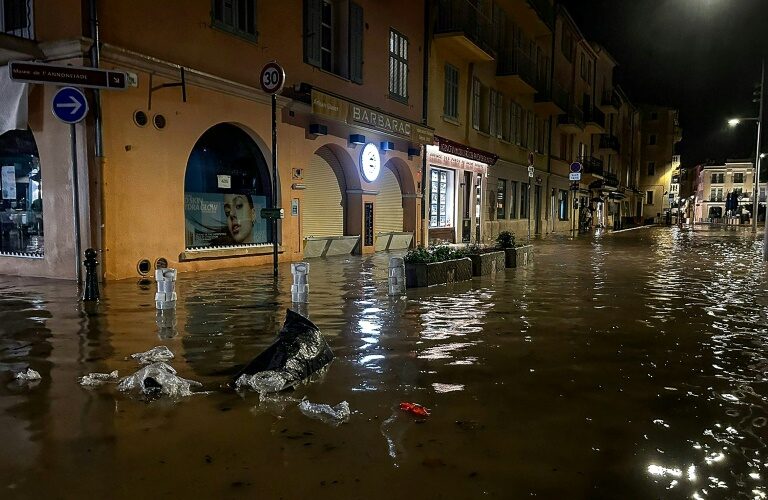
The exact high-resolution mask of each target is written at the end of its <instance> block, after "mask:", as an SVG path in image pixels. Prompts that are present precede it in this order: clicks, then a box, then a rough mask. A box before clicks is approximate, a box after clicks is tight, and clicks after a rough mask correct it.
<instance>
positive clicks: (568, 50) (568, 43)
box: [560, 31, 573, 61]
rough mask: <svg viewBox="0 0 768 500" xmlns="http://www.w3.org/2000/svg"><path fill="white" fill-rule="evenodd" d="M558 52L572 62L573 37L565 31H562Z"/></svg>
mask: <svg viewBox="0 0 768 500" xmlns="http://www.w3.org/2000/svg"><path fill="white" fill-rule="evenodd" d="M560 50H561V51H562V52H563V55H564V56H565V58H566V59H568V61H573V36H572V35H571V34H570V33H569V32H567V31H563V35H562V40H561V41H560Z"/></svg>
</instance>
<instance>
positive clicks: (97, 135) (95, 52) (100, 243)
mask: <svg viewBox="0 0 768 500" xmlns="http://www.w3.org/2000/svg"><path fill="white" fill-rule="evenodd" d="M97 1H98V0H88V10H89V13H90V35H91V39H92V40H93V44H92V45H91V50H90V59H91V66H92V67H94V68H98V67H99V64H100V62H101V34H100V31H99V13H98V8H97ZM93 126H94V142H95V144H94V153H95V162H96V169H97V171H98V187H97V189H98V193H99V214H98V218H97V220H98V221H99V227H98V230H97V231H94V232H93V233H94V234H95V235H96V236H95V241H94V242H93V244H94V245H95V246H96V248H98V249H99V250H100V251H101V252H100V253H101V255H100V260H101V281H102V282H105V281H106V269H107V265H106V260H107V252H106V250H105V246H106V241H107V231H106V223H105V220H104V219H105V213H106V211H105V206H106V197H105V195H104V187H105V184H106V181H105V173H106V172H105V170H106V168H105V164H104V142H103V135H102V121H101V92H100V91H99V89H93Z"/></svg>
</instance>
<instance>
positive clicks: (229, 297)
mask: <svg viewBox="0 0 768 500" xmlns="http://www.w3.org/2000/svg"><path fill="white" fill-rule="evenodd" d="M536 245H537V250H536V252H537V253H536V258H535V260H534V262H533V264H532V265H531V266H529V267H527V268H521V269H516V270H510V271H507V272H506V273H500V274H499V275H497V276H495V277H490V278H482V279H475V280H474V281H473V282H471V283H455V284H452V285H450V286H439V287H434V288H431V289H428V290H411V291H409V293H408V297H407V298H390V297H388V296H387V295H386V291H387V290H386V289H387V287H386V275H387V260H386V258H387V256H385V255H376V256H371V257H349V258H344V259H335V260H329V261H313V262H312V264H311V268H310V288H311V290H312V292H311V296H310V297H311V301H310V304H308V305H307V306H306V307H305V312H306V313H307V314H309V316H310V317H311V319H312V320H313V321H315V322H316V323H317V324H318V326H319V327H320V328H321V330H322V331H323V333H324V334H325V335H326V337H327V338H328V340H329V343H330V344H331V347H332V349H333V350H334V352H335V353H336V355H337V358H336V359H335V360H334V361H333V363H332V364H331V366H330V369H329V370H328V372H327V373H326V374H325V375H324V376H323V378H322V379H321V380H320V381H318V382H316V383H313V384H311V385H308V386H305V387H301V388H299V390H297V391H296V393H294V394H290V395H287V396H286V397H284V398H280V399H278V400H274V401H261V402H260V401H259V400H258V398H257V397H253V396H250V395H249V396H246V397H245V398H240V397H237V396H235V395H233V394H231V393H227V392H225V391H224V390H223V389H222V388H221V385H222V383H223V381H226V377H227V373H230V372H231V371H232V369H233V367H236V366H237V365H240V364H242V363H245V362H247V361H248V360H250V359H251V358H252V357H253V356H255V355H256V354H257V353H258V352H260V351H261V350H262V349H264V348H265V347H266V346H268V345H269V344H270V343H271V341H272V340H273V337H274V334H275V332H277V330H278V329H279V327H280V324H281V323H282V320H283V317H284V310H285V308H287V307H290V306H291V304H290V303H289V302H288V301H289V300H290V298H289V297H290V294H289V293H288V290H289V288H290V281H291V280H290V275H288V274H287V271H288V266H283V267H282V268H281V269H282V270H283V272H284V274H283V275H281V278H280V280H279V281H278V283H277V284H276V285H275V284H273V283H272V281H271V278H270V273H271V268H270V269H264V268H261V269H246V270H238V271H225V272H217V273H201V274H199V275H182V276H181V277H180V279H179V282H178V292H179V302H178V306H177V309H176V311H174V312H173V313H168V314H157V313H156V312H155V311H154V308H153V307H154V304H153V298H154V297H153V295H154V290H141V289H138V288H137V287H136V286H135V284H132V283H116V284H110V285H109V286H108V287H107V288H106V289H105V290H104V297H105V299H104V301H102V303H101V304H100V305H99V306H97V308H96V309H95V310H92V311H90V313H89V314H85V313H84V312H83V311H85V309H84V307H83V306H78V304H77V303H76V302H74V301H72V297H73V290H72V287H71V285H67V284H62V283H57V282H50V281H44V280H18V279H12V278H0V285H2V286H3V287H4V290H5V292H4V294H3V296H2V298H0V325H3V326H2V335H0V370H2V371H3V372H6V374H7V372H9V371H18V370H20V369H22V368H25V367H26V366H27V365H32V366H33V367H34V368H35V369H37V370H38V371H40V373H41V374H42V375H43V381H42V382H41V383H40V385H39V386H38V387H35V388H34V389H31V390H24V389H22V388H19V387H17V386H14V385H12V383H11V382H10V380H9V378H8V377H6V378H5V379H3V384H0V440H2V442H3V443H4V446H5V447H4V449H2V450H0V480H2V481H3V483H2V484H0V487H3V488H6V487H8V486H9V485H10V486H12V489H11V490H9V491H14V492H18V494H19V497H40V496H43V495H45V494H50V493H51V492H54V493H55V492H56V491H60V488H61V487H67V488H69V490H68V491H72V494H73V496H77V495H78V494H80V495H79V496H84V495H85V494H89V495H90V496H96V497H105V498H106V497H115V496H116V495H117V496H118V497H119V496H121V495H122V496H124V497H130V496H131V495H130V494H129V493H131V492H128V491H125V492H123V493H122V494H121V493H117V494H116V493H115V491H114V488H113V485H112V484H111V482H110V481H109V480H108V478H109V477H112V475H113V474H114V473H115V470H117V469H119V470H121V471H123V473H124V474H127V476H128V478H129V479H132V480H133V481H136V482H137V483H136V484H137V486H136V488H141V489H142V491H158V492H159V491H161V489H162V487H163V486H162V485H167V484H169V478H172V477H173V476H169V473H168V470H167V469H164V468H163V467H164V465H166V464H172V466H173V467H174V469H175V470H185V471H189V473H191V474H194V475H196V476H197V477H198V478H199V479H200V482H199V483H198V484H195V485H191V484H184V483H183V482H182V481H176V482H173V481H172V480H171V482H173V485H172V486H173V491H174V492H175V494H177V495H183V494H188V495H193V496H194V495H196V496H206V497H227V496H232V495H236V493H238V492H240V494H242V495H248V494H251V493H254V491H252V490H246V489H242V490H238V488H247V486H245V485H246V484H247V483H249V482H253V481H258V480H257V479H254V478H256V477H262V476H264V474H268V475H269V476H270V478H272V479H273V481H271V482H270V483H269V484H262V483H261V482H259V485H260V491H259V493H260V494H263V495H264V496H265V497H269V498H271V497H279V496H284V497H289V498H297V497H306V496H314V497H321V498H324V497H329V498H330V497H336V498H338V497H342V498H347V497H348V498H358V497H363V496H365V497H368V498H384V497H386V498H391V496H392V495H391V493H392V491H408V492H409V493H415V494H421V495H427V496H435V495H436V494H438V493H444V494H445V495H448V496H452V497H456V498H475V497H479V496H483V495H491V496H494V495H495V496H501V497H507V498H510V497H512V498H520V497H523V496H530V495H537V496H539V497H545V498H625V497H640V498H659V497H670V496H673V497H676V496H685V497H692V498H721V497H729V498H730V497H750V498H763V497H765V496H766V494H768V491H766V488H765V486H764V485H763V480H762V478H763V477H764V475H765V469H766V467H767V466H768V459H766V456H765V455H766V451H767V450H766V446H765V445H766V443H765V440H766V437H767V436H768V431H766V429H768V411H767V410H768V400H767V399H766V398H768V387H767V386H766V382H767V381H768V345H767V344H768V340H766V339H765V334H766V330H767V329H768V318H767V317H766V314H767V311H768V293H766V292H768V280H766V273H765V272H764V271H762V269H763V267H762V264H761V263H760V261H759V260H760V259H759V252H760V250H761V248H760V243H759V242H756V241H755V240H754V239H753V238H752V237H751V234H749V233H743V232H734V231H727V230H717V229H711V230H706V229H697V230H696V231H691V230H688V229H682V230H681V229H678V228H661V229H652V230H638V231H631V232H628V233H619V234H610V233H604V234H602V235H601V236H600V237H599V238H595V239H591V238H586V237H581V238H578V239H576V240H569V239H567V238H551V239H549V240H543V241H537V242H536ZM154 345H167V346H168V347H169V348H170V349H171V350H172V351H174V352H175V353H176V354H177V358H176V360H174V362H173V364H174V367H175V368H176V369H177V370H178V371H179V374H180V375H181V376H183V377H186V378H192V379H195V380H199V381H201V382H203V383H204V384H205V386H206V388H207V389H210V390H214V391H215V392H214V393H213V394H211V395H209V396H204V397H199V398H192V399H190V400H186V401H183V402H180V403H176V404H174V403H169V402H156V403H152V404H149V405H147V404H144V403H138V402H136V401H133V400H130V399H126V398H124V397H122V396H120V395H115V394H114V391H111V390H110V388H105V389H103V390H96V391H84V390H83V389H82V388H80V387H79V386H77V384H76V379H77V377H78V376H81V375H83V374H84V373H87V372H89V371H111V370H112V369H119V370H120V372H121V375H125V374H128V373H130V372H131V371H133V370H134V369H135V366H134V364H132V363H131V361H130V360H128V359H127V357H128V356H129V355H130V354H131V353H133V352H138V351H144V350H146V349H148V348H150V347H152V346H154ZM303 397H306V398H308V399H310V400H311V401H313V402H324V403H329V404H336V403H338V402H339V401H342V400H347V401H349V403H350V406H351V408H352V410H353V416H352V418H351V419H350V422H349V423H348V424H344V425H342V426H340V427H338V428H330V427H328V426H324V425H323V424H322V423H321V422H317V421H308V419H306V417H304V416H303V415H301V414H300V412H298V410H296V408H295V405H296V402H297V401H299V400H300V399H301V398H303ZM402 401H412V402H418V403H421V404H423V405H425V406H427V407H428V408H430V409H432V416H430V417H429V418H428V419H427V420H426V421H425V422H423V423H419V422H418V421H416V420H415V419H414V418H412V417H411V416H410V415H406V414H403V413H402V412H401V411H400V410H398V404H399V403H400V402H402ZM62 415H67V416H70V417H67V418H60V416H62ZM73 415H78V417H77V418H74V417H71V416H73ZM160 429H161V430H162V432H158V431H157V430H160ZM201 429H204V432H201ZM193 435H194V439H190V436H193ZM242 449H250V450H258V453H240V450H242ZM65 450H66V452H65ZM207 455H211V456H213V461H212V464H211V463H208V462H206V461H205V460H204V459H203V458H204V457H205V456H207ZM361 457H364V459H363V460H361ZM243 471H247V472H243ZM297 471H298V472H297ZM297 473H300V474H301V476H302V478H303V480H302V481H295V477H296V474H297ZM43 476H45V477H46V478H47V481H38V480H37V479H38V478H40V477H43ZM73 478H78V479H77V481H75V480H74V479H73ZM334 480H336V481H337V482H336V483H333V481H334ZM321 482H325V486H321ZM272 483H274V484H272ZM382 484H386V486H387V487H386V488H383V489H382V488H381V485H382ZM233 485H238V486H233ZM278 485H279V486H278ZM330 485H334V486H333V487H334V488H335V489H334V490H330V489H328V490H327V491H326V490H323V489H322V488H325V487H326V486H330ZM86 486H87V490H86ZM137 491H138V490H137ZM243 492H245V493H243ZM54 496H55V495H54Z"/></svg>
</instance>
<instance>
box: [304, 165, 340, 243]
mask: <svg viewBox="0 0 768 500" xmlns="http://www.w3.org/2000/svg"><path fill="white" fill-rule="evenodd" d="M320 153H321V154H315V155H312V161H311V162H310V164H309V168H307V169H305V170H304V184H306V186H307V189H306V191H304V203H303V205H304V206H303V210H302V213H301V232H302V237H303V238H307V237H309V236H343V235H344V207H343V206H342V197H341V188H340V187H339V181H338V180H337V178H336V174H334V172H333V168H332V167H331V164H330V163H331V162H334V163H336V166H337V167H338V168H339V169H340V168H341V165H339V164H338V160H337V159H336V157H335V156H333V154H332V153H330V151H327V152H326V151H322V150H321V152H320ZM321 155H322V156H321Z"/></svg>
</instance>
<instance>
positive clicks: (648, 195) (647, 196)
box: [645, 191, 653, 205]
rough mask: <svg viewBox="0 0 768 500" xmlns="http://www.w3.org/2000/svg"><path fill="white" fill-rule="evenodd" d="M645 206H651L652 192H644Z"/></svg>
mask: <svg viewBox="0 0 768 500" xmlns="http://www.w3.org/2000/svg"><path fill="white" fill-rule="evenodd" d="M645 204H646V205H653V191H646V192H645Z"/></svg>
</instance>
